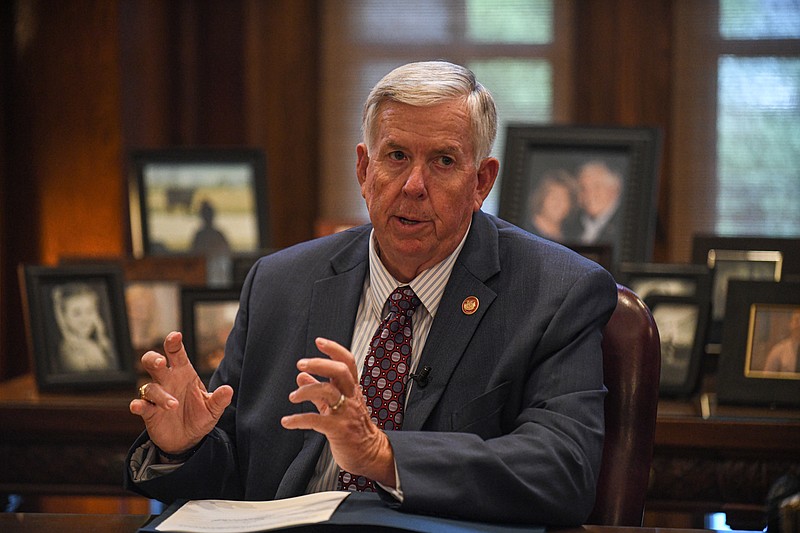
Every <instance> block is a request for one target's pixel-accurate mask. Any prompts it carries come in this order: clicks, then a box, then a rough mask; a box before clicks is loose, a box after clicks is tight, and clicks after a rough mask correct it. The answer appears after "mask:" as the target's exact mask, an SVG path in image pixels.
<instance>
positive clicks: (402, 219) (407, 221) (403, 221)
mask: <svg viewBox="0 0 800 533" xmlns="http://www.w3.org/2000/svg"><path fill="white" fill-rule="evenodd" d="M398 218H399V219H400V223H401V224H404V225H407V226H413V225H414V224H419V220H411V219H410V218H405V217H398Z"/></svg>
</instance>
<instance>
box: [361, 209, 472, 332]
mask: <svg viewBox="0 0 800 533" xmlns="http://www.w3.org/2000/svg"><path fill="white" fill-rule="evenodd" d="M471 228H472V222H471V221H470V225H469V227H468V228H467V231H466V233H464V237H463V238H462V239H461V242H460V243H459V244H458V246H456V249H455V250H453V252H452V253H451V254H450V255H448V256H447V257H445V258H444V259H443V260H442V261H440V262H439V263H437V264H435V265H433V266H432V267H430V268H428V269H426V270H423V271H422V272H420V273H419V275H417V277H415V278H414V279H412V280H411V281H410V282H408V283H400V282H399V281H397V280H396V279H395V278H394V276H392V275H391V274H390V273H389V271H388V270H387V269H386V267H385V266H384V264H383V262H382V261H381V259H380V257H379V255H378V243H377V240H376V239H375V230H374V229H373V230H372V231H371V232H370V239H369V288H368V293H367V294H368V297H369V299H370V300H371V301H370V302H369V305H370V308H371V311H372V313H374V315H375V316H378V317H381V316H382V314H383V307H384V305H385V304H386V300H387V299H388V298H389V295H390V294H391V293H392V291H393V290H395V289H396V288H397V287H399V286H400V285H409V286H411V290H413V291H414V294H416V295H417V298H419V299H420V301H421V302H422V305H423V306H424V307H425V310H426V311H428V313H430V315H431V316H432V317H435V316H436V311H437V309H438V308H439V303H440V302H441V301H442V296H443V295H444V288H445V286H446V285H447V281H448V280H449V279H450V274H451V273H452V272H453V266H454V265H455V262H456V258H458V254H459V253H460V252H461V249H462V248H463V247H464V243H465V242H466V240H467V236H468V235H469V231H470V229H471Z"/></svg>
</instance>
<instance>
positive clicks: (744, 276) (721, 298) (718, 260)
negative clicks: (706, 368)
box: [708, 250, 783, 352]
mask: <svg viewBox="0 0 800 533" xmlns="http://www.w3.org/2000/svg"><path fill="white" fill-rule="evenodd" d="M782 264H783V254H782V253H781V252H778V251H756V250H709V251H708V268H709V269H710V270H711V277H712V286H711V327H710V328H709V336H708V337H709V338H708V342H709V343H710V344H711V345H712V346H713V345H715V344H716V345H718V344H719V342H720V341H721V339H722V328H723V322H724V320H725V309H726V304H725V302H726V301H727V295H728V285H729V284H730V282H731V281H732V280H735V279H737V280H753V281H780V280H781V271H782V269H781V267H782ZM710 351H711V352H716V351H717V350H715V349H714V348H711V349H710Z"/></svg>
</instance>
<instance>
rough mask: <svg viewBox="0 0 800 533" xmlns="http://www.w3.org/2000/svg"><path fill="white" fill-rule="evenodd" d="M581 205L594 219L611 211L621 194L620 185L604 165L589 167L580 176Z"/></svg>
mask: <svg viewBox="0 0 800 533" xmlns="http://www.w3.org/2000/svg"><path fill="white" fill-rule="evenodd" d="M578 186H579V196H580V203H581V206H582V207H583V210H584V211H585V212H586V214H587V215H589V216H590V217H592V218H594V217H597V216H599V215H602V214H603V213H605V212H606V211H607V210H608V209H610V208H611V207H612V206H613V205H614V202H616V200H617V198H619V194H620V185H619V183H618V182H617V181H616V180H615V179H614V178H613V177H612V176H611V175H610V173H609V170H608V169H607V168H605V167H604V166H603V165H587V166H586V167H585V168H583V169H582V170H581V173H580V176H578Z"/></svg>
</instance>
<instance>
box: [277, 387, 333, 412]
mask: <svg viewBox="0 0 800 533" xmlns="http://www.w3.org/2000/svg"><path fill="white" fill-rule="evenodd" d="M341 396H342V392H341V391H340V390H339V389H337V388H336V387H335V386H334V385H333V384H332V383H330V382H316V383H310V384H308V385H303V386H302V387H300V388H299V389H297V390H294V391H292V392H291V393H290V394H289V401H291V402H292V403H303V402H314V405H315V406H316V407H317V410H318V411H322V408H323V407H324V406H328V407H330V406H331V405H334V404H336V403H337V402H338V401H339V398H340V397H341Z"/></svg>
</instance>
